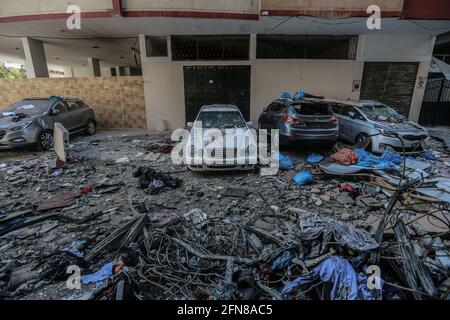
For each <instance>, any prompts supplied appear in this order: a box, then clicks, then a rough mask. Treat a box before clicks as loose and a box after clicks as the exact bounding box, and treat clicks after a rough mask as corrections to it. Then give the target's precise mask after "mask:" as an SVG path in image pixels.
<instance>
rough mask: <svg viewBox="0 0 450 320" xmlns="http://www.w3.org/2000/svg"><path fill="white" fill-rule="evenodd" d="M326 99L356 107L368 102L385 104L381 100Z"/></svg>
mask: <svg viewBox="0 0 450 320" xmlns="http://www.w3.org/2000/svg"><path fill="white" fill-rule="evenodd" d="M325 100H326V101H327V102H330V103H339V104H346V105H349V106H354V107H362V106H364V105H366V104H383V103H381V102H379V101H374V100H339V99H325Z"/></svg>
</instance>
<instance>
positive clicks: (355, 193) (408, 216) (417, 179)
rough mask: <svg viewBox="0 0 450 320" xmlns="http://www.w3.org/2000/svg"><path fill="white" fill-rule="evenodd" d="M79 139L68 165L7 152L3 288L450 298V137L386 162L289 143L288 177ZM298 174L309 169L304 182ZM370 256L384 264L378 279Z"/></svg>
mask: <svg viewBox="0 0 450 320" xmlns="http://www.w3.org/2000/svg"><path fill="white" fill-rule="evenodd" d="M72 143H73V144H72V146H70V148H69V149H70V157H66V159H65V160H66V161H65V163H64V165H63V166H60V167H57V166H55V160H56V158H55V157H56V155H55V154H54V153H50V152H48V153H34V152H31V151H30V150H21V151H15V152H5V153H4V157H2V163H1V164H0V252H1V253H2V255H1V259H0V299H42V298H43V297H45V298H46V299H69V300H83V299H90V300H127V299H177V300H186V299H189V300H193V299H196V300H204V299H211V300H218V299H230V300H231V299H232V300H246V299H250V300H255V299H259V300H280V299H448V298H449V296H450V289H449V288H450V282H449V279H450V259H449V255H450V233H449V227H450V219H449V218H450V217H449V210H448V205H449V200H450V199H449V196H450V194H449V192H448V191H449V190H448V181H449V180H448V178H449V177H448V176H446V175H445V172H448V165H446V163H445V162H450V158H449V155H448V153H447V151H446V150H445V148H443V146H442V144H441V143H439V142H436V141H432V145H431V147H432V149H433V153H432V155H433V157H432V158H429V157H427V158H423V157H422V156H416V157H415V158H414V159H411V158H408V159H407V161H406V163H407V165H406V166H403V163H404V161H396V162H397V163H399V164H397V165H396V167H395V168H394V167H392V166H389V168H385V169H380V168H376V169H374V168H369V167H361V166H359V167H357V166H355V165H354V164H355V163H357V161H358V159H357V158H355V154H356V155H357V153H356V152H354V151H353V148H352V147H351V146H347V145H344V144H339V145H338V147H339V149H340V151H338V152H337V153H334V151H331V150H329V151H324V150H320V151H318V152H317V153H312V152H311V151H310V150H308V151H304V152H303V151H298V150H291V149H289V150H286V151H285V152H284V151H283V152H284V153H283V154H284V156H285V157H288V158H289V159H291V160H292V162H293V163H295V167H294V168H290V169H289V170H287V171H280V172H279V173H278V174H277V175H275V176H264V175H260V174H259V173H258V172H257V170H255V171H252V172H233V173H231V172H227V173H221V172H214V173H207V174H206V173H205V174H203V173H196V172H191V171H189V170H186V167H185V166H184V165H176V164H173V163H172V161H171V160H170V152H171V150H172V148H173V146H174V145H173V144H172V143H171V142H170V141H169V140H168V135H166V134H147V135H140V136H133V137H131V136H123V134H115V135H111V136H100V137H97V138H96V139H95V140H94V139H92V137H82V138H75V140H74V141H73V142H72ZM358 147H359V148H362V147H363V146H361V145H358ZM316 154H317V155H321V156H323V159H322V157H320V164H319V163H318V161H319V160H317V161H312V160H311V156H310V155H316ZM134 155H139V156H134ZM308 155H309V156H310V157H309V161H307V160H306V159H308ZM391 156H393V155H391ZM57 157H62V156H61V155H58V156H57ZM395 157H396V158H398V155H395ZM400 157H401V156H400ZM130 158H131V159H132V161H131V160H130ZM318 159H319V158H318ZM61 160H63V159H61ZM397 160H398V159H397ZM401 160H404V159H403V158H401ZM445 170H447V171H445ZM299 172H300V173H308V176H309V175H310V176H311V177H312V178H311V179H309V180H308V183H304V184H302V186H301V187H298V186H297V185H296V183H297V182H296V181H295V179H294V177H295V176H296V175H298V174H299ZM11 186H14V187H13V188H12V187H11ZM74 266H76V268H77V269H76V270H77V271H79V272H80V275H81V279H82V281H80V285H81V289H80V290H79V291H78V290H77V292H76V293H75V292H74V291H73V289H71V288H69V287H68V286H67V283H68V282H67V280H68V279H69V277H70V275H71V274H72V273H73V270H72V269H70V268H73V267H74ZM369 266H377V267H379V268H380V270H381V275H382V281H381V282H380V283H379V286H378V287H377V288H376V289H373V288H369V287H368V286H367V277H369V276H370V274H369V273H367V270H368V267H369ZM69 269H70V270H72V273H71V272H68V270H69ZM348 281H351V285H349V282H348ZM314 288H317V290H316V289H314Z"/></svg>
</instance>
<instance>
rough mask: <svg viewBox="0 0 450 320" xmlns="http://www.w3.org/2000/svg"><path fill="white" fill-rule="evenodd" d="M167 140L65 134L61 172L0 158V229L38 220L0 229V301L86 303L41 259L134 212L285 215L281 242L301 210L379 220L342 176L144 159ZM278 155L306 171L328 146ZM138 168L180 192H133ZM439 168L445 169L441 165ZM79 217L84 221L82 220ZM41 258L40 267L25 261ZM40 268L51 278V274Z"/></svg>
mask: <svg viewBox="0 0 450 320" xmlns="http://www.w3.org/2000/svg"><path fill="white" fill-rule="evenodd" d="M169 136H170V135H168V134H148V133H142V132H135V133H133V132H131V133H127V132H100V133H99V134H97V135H95V136H92V137H83V136H79V137H74V138H73V139H72V140H71V149H70V155H71V159H72V160H71V161H70V162H69V163H66V164H65V166H64V167H62V168H57V167H55V163H56V155H55V153H54V152H37V151H34V150H32V149H24V150H16V151H7V152H6V151H2V152H0V221H3V223H2V224H1V227H2V229H1V230H3V231H4V230H8V231H9V230H11V229H7V228H11V227H14V226H16V225H18V224H21V223H24V222H27V221H30V220H32V219H33V218H35V217H44V218H43V219H42V221H41V222H39V223H36V224H30V225H29V226H25V227H23V228H20V229H17V230H12V231H9V232H3V233H1V236H0V292H1V293H0V298H1V297H3V298H5V299H84V298H86V297H87V296H89V295H90V294H91V293H92V292H93V291H95V285H94V284H90V285H86V286H82V288H81V289H80V290H74V289H69V288H67V286H66V282H65V281H64V280H61V279H64V278H65V277H64V275H62V276H61V274H55V275H54V277H53V276H52V275H51V274H50V275H49V274H47V275H46V276H45V277H42V276H37V274H39V272H41V273H42V270H43V269H45V268H46V266H45V263H46V262H45V261H47V260H48V259H49V257H51V256H52V255H53V254H55V252H60V251H61V250H64V249H67V248H73V244H74V243H77V242H80V241H83V245H82V246H81V247H80V251H81V252H84V253H86V252H89V250H90V249H92V248H93V247H94V246H95V245H96V244H98V243H99V242H100V241H102V240H104V239H105V238H106V237H108V236H109V235H110V234H111V233H112V232H113V231H114V230H115V229H117V228H118V227H119V226H122V225H124V224H125V223H127V222H129V221H131V220H133V219H135V218H136V217H139V216H140V215H142V214H143V213H142V212H145V213H148V214H150V215H151V214H154V213H156V212H170V213H177V214H179V215H181V216H182V215H184V214H186V213H188V212H190V211H191V210H193V209H199V210H200V211H201V212H203V213H205V214H206V215H207V217H208V219H219V220H220V221H228V220H227V219H231V220H233V221H242V222H243V223H244V222H247V221H249V220H251V219H252V218H254V217H258V216H261V215H264V214H269V215H275V216H285V217H287V219H288V220H290V226H287V227H286V228H287V229H286V228H284V227H283V231H282V232H281V231H280V232H275V233H274V234H275V235H276V236H277V237H279V238H281V239H282V238H283V237H284V236H286V234H288V233H290V234H295V233H296V232H298V231H297V230H296V229H295V228H296V225H295V223H296V219H297V215H298V214H299V212H303V211H304V212H307V211H309V212H314V213H320V214H321V215H325V216H329V217H334V218H337V219H339V220H341V221H346V222H349V223H351V224H352V225H354V226H358V227H364V228H366V229H367V230H371V231H373V226H371V223H372V221H374V220H375V219H376V218H377V217H380V216H381V214H382V212H383V211H384V210H385V207H386V205H387V202H388V200H389V196H390V194H391V193H389V192H383V191H382V190H380V189H379V188H378V189H377V188H374V187H373V186H372V188H370V186H368V185H369V184H370V183H366V182H364V181H360V180H358V179H356V180H354V179H349V178H348V177H338V176H335V177H330V176H327V177H321V176H317V177H315V180H314V182H313V183H312V184H310V185H306V186H301V187H299V186H296V185H295V184H293V183H292V181H291V178H292V176H290V177H288V176H289V174H290V172H282V171H280V172H279V173H278V174H277V175H275V176H262V175H260V174H259V172H258V170H254V171H251V172H222V173H217V172H215V173H195V172H191V171H189V170H187V168H186V166H184V165H173V164H172V161H171V159H170V153H167V154H161V155H159V157H158V159H157V160H148V159H149V158H148V154H149V148H148V146H149V145H152V144H154V143H157V144H158V143H164V142H166V140H167V138H168V137H169ZM434 147H435V148H436V150H440V151H441V152H442V156H445V154H444V153H443V152H444V151H443V149H440V148H441V146H440V143H439V142H434ZM282 151H283V152H284V153H286V154H288V155H290V156H291V157H292V159H293V160H294V161H295V169H294V171H295V172H298V171H301V170H305V171H311V170H313V169H314V167H315V165H312V164H309V163H307V162H306V161H305V159H306V156H307V155H308V154H309V153H310V151H315V152H320V153H322V154H324V155H329V154H331V153H332V150H326V149H320V148H319V149H314V150H310V149H309V147H308V148H303V147H298V146H297V147H292V148H288V149H284V150H282ZM124 158H126V159H124ZM440 162H443V161H440ZM141 166H145V167H150V168H153V169H155V170H156V171H157V172H161V173H164V174H168V175H170V176H171V177H174V178H178V179H181V181H182V183H181V186H180V187H178V188H165V189H163V190H161V191H160V192H158V193H156V194H149V191H148V189H141V188H140V186H139V179H138V178H136V177H134V176H133V173H134V172H135V171H136V170H137V169H138V168H139V167H141ZM442 168H444V169H442ZM441 169H442V170H445V165H442V166H441ZM291 172H293V171H291ZM447 173H448V171H447ZM346 182H351V185H352V186H353V187H354V188H355V189H358V190H359V189H360V190H364V192H363V193H364V194H365V195H366V196H368V197H370V198H371V200H372V202H371V204H370V205H367V202H363V201H360V199H359V197H351V196H350V195H349V194H348V193H343V192H342V190H341V191H340V190H339V188H340V186H341V185H342V184H344V183H346ZM228 187H232V188H238V189H243V190H244V191H246V192H247V194H246V195H245V196H243V197H229V196H226V195H225V194H224V192H225V189H226V188H228ZM369 189H370V190H369ZM67 193H72V194H77V196H76V197H73V199H72V198H71V199H70V205H64V206H62V207H61V208H55V209H48V210H39V206H40V205H42V204H44V203H45V202H46V201H48V199H54V198H55V197H61V195H62V194H67ZM52 197H53V198H52ZM145 200H146V201H145ZM425 210H429V209H425ZM417 212H420V210H416V211H414V210H411V209H405V214H406V215H407V216H408V214H409V213H410V214H411V215H415V214H417ZM14 214H15V215H16V216H14ZM55 214H60V216H63V217H68V219H66V220H65V219H64V218H58V217H57V218H51V219H48V220H47V219H45V216H47V217H48V216H51V215H55ZM12 215H13V216H12ZM293 216H295V217H293ZM88 217H94V218H93V219H91V220H89V219H87V218H88ZM408 217H409V216H408ZM2 219H3V220H2ZM84 219H85V220H84ZM273 225H274V221H273V220H271V218H270V217H269V218H267V219H260V220H258V221H257V222H256V226H257V227H258V228H260V229H263V230H267V231H268V232H272V231H274V226H273ZM277 230H278V229H277ZM200 232H201V231H200ZM230 237H231V235H230ZM440 241H441V242H442V241H443V240H440ZM261 250H262V249H261ZM113 257H114V250H108V249H105V250H104V252H102V253H100V254H99V255H98V256H97V257H96V258H95V259H92V261H90V262H89V267H88V269H89V270H91V271H95V270H98V269H99V268H100V267H101V266H103V265H104V264H105V262H108V261H111V259H112V258H113ZM41 261H42V264H41V265H39V266H35V265H33V264H38V262H41ZM58 263H59V262H58ZM30 264H31V265H33V267H35V268H36V270H37V271H36V270H35V272H25V275H24V276H28V278H27V279H26V280H22V281H18V285H13V286H12V287H11V283H10V277H11V271H12V270H13V269H15V268H17V267H19V266H27V265H30ZM47 267H48V266H47ZM45 270H47V271H48V270H50V271H49V272H50V273H52V272H56V271H55V270H56V269H55V268H53V269H48V268H47V269H45ZM30 274H31V276H30ZM66 277H67V275H66ZM280 285H282V283H280ZM436 285H438V284H436ZM180 290H181V289H180ZM175 297H177V296H173V297H172V298H175ZM154 298H158V296H155V297H154Z"/></svg>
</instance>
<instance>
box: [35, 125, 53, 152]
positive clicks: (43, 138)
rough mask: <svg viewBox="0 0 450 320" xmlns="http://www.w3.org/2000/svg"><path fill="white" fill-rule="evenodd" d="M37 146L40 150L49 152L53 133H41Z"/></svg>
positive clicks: (51, 146)
mask: <svg viewBox="0 0 450 320" xmlns="http://www.w3.org/2000/svg"><path fill="white" fill-rule="evenodd" d="M37 143H38V146H39V149H41V150H45V151H48V150H51V149H52V148H53V132H51V131H48V130H46V131H42V132H41V133H40V134H39V136H38V141H37Z"/></svg>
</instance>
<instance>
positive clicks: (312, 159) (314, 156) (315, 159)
mask: <svg viewBox="0 0 450 320" xmlns="http://www.w3.org/2000/svg"><path fill="white" fill-rule="evenodd" d="M323 158H324V156H323V155H321V154H318V153H314V152H313V153H310V154H309V156H308V158H306V161H307V162H308V163H319V162H320V161H322V160H323Z"/></svg>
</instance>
